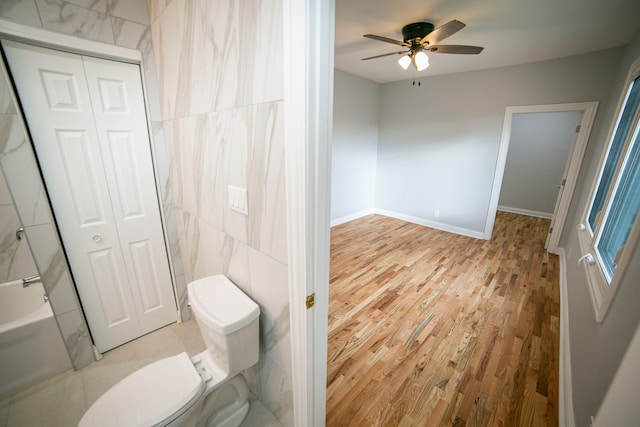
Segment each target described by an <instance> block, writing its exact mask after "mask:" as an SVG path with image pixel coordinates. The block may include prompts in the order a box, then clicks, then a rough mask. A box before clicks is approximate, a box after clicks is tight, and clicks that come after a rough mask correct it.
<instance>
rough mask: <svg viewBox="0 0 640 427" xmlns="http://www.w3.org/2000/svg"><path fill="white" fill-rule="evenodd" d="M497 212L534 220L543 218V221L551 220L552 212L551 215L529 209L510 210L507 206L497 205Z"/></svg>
mask: <svg viewBox="0 0 640 427" xmlns="http://www.w3.org/2000/svg"><path fill="white" fill-rule="evenodd" d="M498 210H499V211H503V212H510V213H514V214H520V215H527V216H535V217H536V218H545V219H551V218H553V212H552V213H548V212H538V211H531V210H529V209H520V208H512V207H509V206H502V205H498Z"/></svg>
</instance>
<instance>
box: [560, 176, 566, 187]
mask: <svg viewBox="0 0 640 427" xmlns="http://www.w3.org/2000/svg"><path fill="white" fill-rule="evenodd" d="M566 183H567V179H566V178H565V179H563V180H562V184H560V185H562V186H563V187H564V185H565V184H566Z"/></svg>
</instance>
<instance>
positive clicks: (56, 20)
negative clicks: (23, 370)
mask: <svg viewBox="0 0 640 427" xmlns="http://www.w3.org/2000/svg"><path fill="white" fill-rule="evenodd" d="M0 17H2V18H3V19H7V20H10V21H14V22H17V23H20V24H22V25H26V26H31V27H37V28H43V29H45V30H48V31H52V32H58V33H63V34H67V35H71V36H74V37H78V38H81V39H88V40H93V41H98V42H102V43H108V44H114V45H118V46H123V47H127V48H131V49H137V50H140V51H141V53H142V57H143V62H142V71H143V74H144V81H145V88H146V95H147V103H148V108H149V116H150V121H151V127H152V141H153V145H154V150H153V152H154V157H155V166H156V172H157V176H158V181H159V187H160V188H159V191H160V196H161V203H162V209H163V213H164V217H165V225H166V230H165V231H166V236H167V240H168V242H169V247H170V253H171V261H172V266H173V271H174V276H175V284H176V287H177V291H178V297H179V300H180V303H181V307H182V308H183V316H184V318H185V319H187V318H189V316H190V313H189V310H188V308H187V307H186V281H185V275H184V269H183V268H182V258H181V256H180V249H179V245H178V234H177V228H176V226H175V214H174V212H173V205H174V204H173V202H172V192H171V189H170V181H169V161H170V160H169V156H168V153H167V148H166V146H165V138H164V135H163V127H162V115H161V113H160V111H161V110H160V98H159V96H158V89H157V84H156V70H155V67H156V65H155V60H154V57H153V49H152V46H151V32H150V29H149V14H148V11H147V5H146V3H145V0H68V1H64V0H7V1H0ZM0 74H1V75H0V163H1V164H2V167H3V170H4V174H5V176H6V179H7V184H8V189H9V191H10V193H11V194H12V196H13V200H14V201H15V206H16V208H17V211H18V214H19V217H20V219H21V220H22V224H23V225H24V226H25V229H26V233H27V237H28V241H29V243H30V246H31V250H32V252H33V254H34V257H35V261H36V264H37V267H38V270H39V271H40V274H41V275H42V277H43V281H44V283H45V286H46V287H47V289H48V291H49V293H50V298H51V303H52V308H53V310H54V313H55V315H56V320H57V321H58V326H59V327H60V329H61V331H62V334H63V336H64V339H65V342H66V345H67V349H68V351H69V353H70V355H71V357H72V361H73V364H74V366H75V367H76V368H80V367H83V366H86V365H87V364H89V363H91V362H92V361H93V350H92V347H91V342H90V338H89V335H88V330H87V327H86V324H85V321H84V317H83V315H82V312H81V310H80V306H79V304H78V301H77V297H76V294H75V291H74V290H73V287H72V283H71V279H70V277H71V276H70V273H69V271H68V269H67V266H66V262H65V260H64V256H63V252H62V247H61V244H60V242H59V239H58V237H57V233H56V230H55V225H54V224H53V223H52V221H51V218H52V215H51V212H50V209H49V205H48V203H47V199H46V195H45V192H44V186H43V184H42V181H41V178H40V175H39V172H38V169H37V166H36V161H35V156H34V154H33V151H32V149H31V146H30V144H29V143H28V141H27V138H26V135H25V132H24V129H23V127H22V123H21V121H20V118H19V117H18V115H17V109H16V107H15V105H14V102H13V99H12V95H11V89H10V87H9V86H8V85H7V84H6V81H7V73H6V70H4V68H3V69H2V71H1V72H0ZM0 198H1V199H2V200H5V199H6V198H5V197H4V196H3V189H2V187H1V186H0ZM0 209H2V210H6V211H8V208H7V207H6V206H5V202H4V201H2V202H0ZM3 218H4V216H3ZM11 221H14V222H15V220H14V219H8V220H7V221H6V222H7V224H6V225H5V224H3V223H0V228H1V229H3V230H4V229H5V228H7V227H9V228H10V227H13V225H14V224H13V223H12V222H11ZM0 233H2V232H1V231H0ZM0 238H2V237H0ZM0 244H1V243H0ZM0 250H1V249H0ZM3 259H4V258H3ZM14 264H15V263H14ZM3 268H4V267H2V266H0V275H2V269H3ZM14 268H15V266H14Z"/></svg>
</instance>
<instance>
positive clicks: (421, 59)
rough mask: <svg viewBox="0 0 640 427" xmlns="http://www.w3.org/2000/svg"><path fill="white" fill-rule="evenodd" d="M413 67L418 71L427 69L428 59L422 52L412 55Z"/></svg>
mask: <svg viewBox="0 0 640 427" xmlns="http://www.w3.org/2000/svg"><path fill="white" fill-rule="evenodd" d="M413 66H414V67H416V70H418V71H424V70H426V69H427V68H428V67H429V57H428V56H427V54H426V53H424V52H423V51H420V52H417V53H416V54H415V55H413Z"/></svg>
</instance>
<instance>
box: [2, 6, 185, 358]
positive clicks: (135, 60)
mask: <svg viewBox="0 0 640 427" xmlns="http://www.w3.org/2000/svg"><path fill="white" fill-rule="evenodd" d="M0 38H4V39H7V40H13V41H16V42H22V43H27V44H32V45H36V46H39V47H43V48H47V49H55V50H61V51H65V52H69V53H74V54H79V55H87V56H93V57H97V58H102V59H107V60H112V61H120V62H126V63H129V64H134V65H137V66H138V67H140V81H141V82H142V96H143V100H144V108H145V115H146V119H147V123H146V126H147V132H148V135H149V149H150V151H151V161H152V164H153V175H154V176H153V179H154V183H155V186H156V197H157V199H158V206H159V211H160V222H161V224H162V234H163V240H164V246H165V251H166V255H167V261H168V263H169V272H170V275H171V284H172V288H173V297H174V300H175V304H176V316H177V318H176V320H177V321H178V322H180V321H181V319H182V312H181V307H180V303H179V298H178V295H179V293H178V289H177V282H176V274H175V268H174V265H173V260H172V259H171V248H170V246H169V242H168V241H167V236H168V232H167V226H166V218H165V212H164V209H163V205H162V200H163V198H162V195H161V194H159V192H160V188H162V186H161V185H160V184H161V181H160V177H159V176H158V165H157V159H156V152H155V144H154V142H153V141H154V137H153V132H152V129H153V127H152V126H151V115H150V113H151V112H150V109H149V102H148V94H147V83H146V81H145V77H144V76H145V72H144V63H143V59H142V52H141V51H139V50H136V49H129V48H126V47H122V46H116V45H111V44H107V43H101V42H96V41H93V40H87V39H81V38H77V37H73V36H69V35H66V34H61V33H55V32H52V31H48V30H45V29H42V28H36V27H30V26H27V25H23V24H19V23H16V22H13V21H8V20H6V19H3V18H0ZM7 72H9V70H8V69H7ZM14 95H15V96H16V97H17V94H14ZM19 116H20V117H21V120H22V122H23V126H24V128H25V129H28V126H27V122H26V120H25V118H24V117H23V116H22V112H19ZM33 154H34V157H35V158H36V159H37V155H36V153H35V150H34V151H33ZM41 180H42V186H43V188H45V189H46V185H45V184H44V180H43V179H42V178H41ZM49 209H50V211H51V212H53V207H52V206H51V205H50V203H49ZM60 241H61V242H62V240H61V239H60ZM61 244H62V243H61ZM69 271H71V270H70V269H69ZM71 276H72V277H73V274H72V275H71ZM74 286H75V284H74ZM74 291H75V290H74ZM75 292H76V295H77V291H75ZM83 316H84V313H83ZM83 320H84V321H85V323H86V319H83ZM91 339H92V341H93V337H92V338H91ZM94 349H95V345H94ZM96 357H97V358H98V359H99V358H100V356H99V354H98V353H96Z"/></svg>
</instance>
